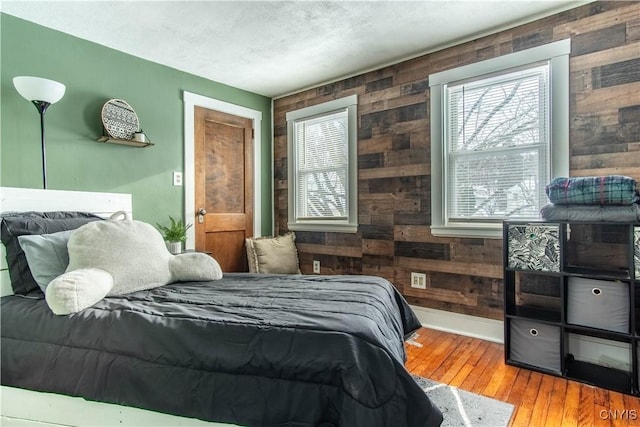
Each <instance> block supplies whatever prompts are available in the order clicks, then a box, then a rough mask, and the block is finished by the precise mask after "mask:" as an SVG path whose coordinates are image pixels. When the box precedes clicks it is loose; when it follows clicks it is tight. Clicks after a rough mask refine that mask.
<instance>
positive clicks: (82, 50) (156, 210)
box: [0, 14, 272, 234]
mask: <svg viewBox="0 0 640 427" xmlns="http://www.w3.org/2000/svg"><path fill="white" fill-rule="evenodd" d="M0 30H1V32H0V37H1V38H0V43H1V46H0V48H1V50H0V52H1V62H0V77H1V80H0V84H1V85H0V95H1V103H0V120H1V122H0V126H1V132H0V144H1V146H0V157H1V159H0V167H1V171H0V184H1V185H2V186H7V187H27V188H29V187H30V188H42V175H41V163H40V124H39V119H38V112H37V111H36V109H35V107H34V106H33V105H32V104H31V103H29V102H27V101H26V100H25V99H24V98H22V97H21V96H20V95H19V94H18V93H17V92H16V90H15V88H14V86H13V82H12V78H13V77H14V76H19V75H33V76H39V77H45V78H50V79H52V80H57V81H59V82H61V83H64V84H65V85H66V86H67V90H66V93H65V96H64V98H62V100H61V101H60V102H58V103H57V104H54V105H52V106H51V107H50V108H49V110H48V111H47V113H46V115H45V128H46V138H47V177H48V187H49V188H51V189H57V190H82V191H111V192H125V193H131V194H132V195H133V209H134V213H135V216H136V218H137V219H140V220H143V221H147V222H150V223H151V224H155V223H156V222H161V223H162V222H166V221H167V216H168V215H171V216H173V217H182V212H183V211H184V207H183V204H184V194H183V187H174V186H172V182H171V176H172V172H173V171H182V170H183V165H184V160H183V151H184V149H183V145H184V138H183V133H184V131H183V122H184V120H183V115H184V112H183V103H182V93H183V91H184V90H186V91H189V92H193V93H197V94H200V95H204V96H207V97H210V98H215V99H219V100H222V101H225V102H229V103H233V104H237V105H241V106H244V107H247V108H251V109H254V110H258V111H261V112H262V135H263V136H262V139H263V140H262V141H261V144H262V153H263V159H262V161H261V165H262V174H263V177H262V206H263V208H262V232H263V234H270V233H271V224H272V203H271V201H272V197H271V194H272V191H271V183H272V179H271V167H272V165H271V135H272V132H271V99H270V98H267V97H264V96H261V95H257V94H254V93H251V92H247V91H243V90H240V89H236V88H233V87H230V86H226V85H223V84H220V83H217V82H213V81H211V80H207V79H203V78H200V77H197V76H194V75H192V74H188V73H184V72H181V71H178V70H175V69H173V68H169V67H165V66H162V65H158V64H155V63H153V62H149V61H146V60H143V59H140V58H138V57H134V56H131V55H127V54H124V53H122V52H119V51H117V50H113V49H109V48H106V47H104V46H101V45H98V44H95V43H91V42H88V41H86V40H82V39H79V38H76V37H72V36H70V35H67V34H64V33H61V32H58V31H54V30H51V29H48V28H45V27H42V26H39V25H36V24H33V23H31V22H27V21H24V20H21V19H18V18H15V17H13V16H10V15H7V14H0ZM212 60H214V61H215V56H213V59H212ZM111 98H121V99H124V100H126V101H127V102H128V103H129V104H130V105H131V106H132V107H133V108H134V109H135V111H136V113H137V114H138V118H139V120H140V126H141V127H142V129H143V130H144V131H145V133H146V134H147V136H148V137H149V139H150V140H151V141H152V142H153V143H155V146H153V147H148V148H132V147H127V146H120V145H112V144H103V143H98V142H96V139H97V138H98V137H100V135H101V134H102V124H101V119H100V112H101V109H102V105H103V104H104V103H105V101H107V100H108V99H111ZM256 143H260V142H259V141H256Z"/></svg>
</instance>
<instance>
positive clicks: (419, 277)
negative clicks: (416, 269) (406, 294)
mask: <svg viewBox="0 0 640 427" xmlns="http://www.w3.org/2000/svg"><path fill="white" fill-rule="evenodd" d="M411 287H412V288H417V289H427V275H426V274H425V273H413V272H412V273H411Z"/></svg>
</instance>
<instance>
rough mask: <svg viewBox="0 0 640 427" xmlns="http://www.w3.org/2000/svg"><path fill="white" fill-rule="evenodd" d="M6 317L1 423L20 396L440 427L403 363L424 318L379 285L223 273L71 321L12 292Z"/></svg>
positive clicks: (282, 420) (4, 303) (114, 300)
mask: <svg viewBox="0 0 640 427" xmlns="http://www.w3.org/2000/svg"><path fill="white" fill-rule="evenodd" d="M3 190H4V189H3ZM47 191H49V190H47ZM4 193H5V194H4V195H3V200H4V198H5V196H6V191H5V192H4ZM34 197H35V196H34ZM5 205H6V204H5ZM5 207H6V206H3V210H8V209H6V208H5ZM42 210H44V209H42ZM0 315H1V316H2V318H1V322H2V342H1V345H2V352H1V356H2V357H1V359H2V365H1V369H2V377H1V381H2V385H3V389H2V392H3V408H2V411H3V414H2V415H5V409H6V406H5V405H4V395H5V394H6V393H7V390H12V389H14V388H16V389H26V390H34V391H40V392H50V393H56V394H61V395H68V396H77V397H81V398H83V399H86V400H89V401H98V402H106V403H110V404H117V405H122V406H126V407H135V408H142V409H146V410H151V411H154V412H156V413H166V414H171V415H176V416H181V417H189V418H191V419H199V420H205V421H211V422H219V423H230V424H235V425H243V426H274V425H278V426H326V427H328V426H408V427H409V426H421V427H425V426H431V425H439V424H440V422H441V419H442V418H441V414H440V412H439V410H438V409H436V408H435V407H433V406H432V404H431V402H430V401H429V400H428V398H427V397H426V395H425V393H424V392H423V391H422V390H421V389H420V387H419V386H418V385H417V384H416V382H415V381H414V380H413V378H412V377H411V376H410V374H409V373H408V372H407V371H406V369H405V368H404V366H403V362H404V357H405V353H404V346H403V340H404V339H406V338H407V337H408V336H409V335H410V334H411V333H412V332H413V331H414V330H415V329H417V328H418V327H419V326H420V324H419V322H418V321H417V319H416V317H415V315H414V314H413V312H412V311H411V309H410V308H409V306H408V305H407V304H406V302H405V301H404V299H403V298H402V296H401V295H400V294H399V293H398V292H397V291H396V290H395V289H394V287H393V286H392V285H391V284H390V283H389V282H387V281H386V280H384V279H381V278H376V277H367V276H303V275H256V274H248V273H247V274H242V273H237V274H226V275H225V276H224V277H223V279H221V280H217V281H212V282H184V283H173V284H170V285H167V286H163V287H160V288H155V289H152V290H147V291H140V292H135V293H132V294H127V295H123V296H118V297H109V298H105V299H104V300H102V301H100V302H98V303H97V304H95V305H94V306H92V307H90V308H88V309H85V310H83V311H81V312H79V313H77V314H74V315H71V316H55V315H54V314H53V313H52V312H51V311H50V310H49V308H48V306H47V305H46V302H45V301H44V300H43V299H42V298H38V297H37V296H36V297H33V296H32V297H24V296H19V295H8V296H5V297H3V298H2V299H1V307H0ZM44 421H46V420H44ZM85 423H87V424H90V423H91V422H90V421H87V420H85Z"/></svg>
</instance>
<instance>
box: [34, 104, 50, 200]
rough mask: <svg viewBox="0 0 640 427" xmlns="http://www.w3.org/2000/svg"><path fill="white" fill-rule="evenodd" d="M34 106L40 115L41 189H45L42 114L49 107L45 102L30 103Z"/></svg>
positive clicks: (45, 162) (44, 145)
mask: <svg viewBox="0 0 640 427" xmlns="http://www.w3.org/2000/svg"><path fill="white" fill-rule="evenodd" d="M31 102H33V105H35V106H36V109H37V110H38V113H40V144H41V146H42V188H44V189H45V190H46V189H47V151H46V143H45V138H44V113H45V112H46V111H47V108H49V105H51V103H50V102H46V101H31Z"/></svg>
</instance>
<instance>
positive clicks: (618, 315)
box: [567, 277, 630, 333]
mask: <svg viewBox="0 0 640 427" xmlns="http://www.w3.org/2000/svg"><path fill="white" fill-rule="evenodd" d="M567 287H568V292H567V323H571V324H574V325H582V326H590V327H592V328H599V329H606V330H609V331H616V332H622V333H628V332H629V310H630V308H629V304H630V302H629V284H628V283H625V282H611V281H607V280H594V279H586V278H583V277H569V284H568V285H567Z"/></svg>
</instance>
